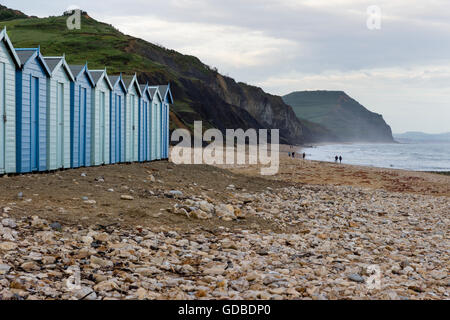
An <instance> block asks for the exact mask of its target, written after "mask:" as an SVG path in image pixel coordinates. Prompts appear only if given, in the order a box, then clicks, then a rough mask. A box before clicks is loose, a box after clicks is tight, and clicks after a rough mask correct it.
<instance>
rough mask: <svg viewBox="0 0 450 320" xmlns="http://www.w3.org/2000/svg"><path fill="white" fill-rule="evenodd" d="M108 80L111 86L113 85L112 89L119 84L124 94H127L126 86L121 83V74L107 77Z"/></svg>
mask: <svg viewBox="0 0 450 320" xmlns="http://www.w3.org/2000/svg"><path fill="white" fill-rule="evenodd" d="M109 80H110V81H111V84H112V85H113V87H115V86H116V85H117V83H120V85H121V86H122V88H123V90H124V91H125V92H128V90H127V86H126V85H125V82H123V78H122V74H120V75H115V76H109Z"/></svg>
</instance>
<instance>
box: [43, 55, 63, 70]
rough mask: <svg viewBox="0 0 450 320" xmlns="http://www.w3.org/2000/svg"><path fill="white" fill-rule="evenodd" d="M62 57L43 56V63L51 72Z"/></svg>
mask: <svg viewBox="0 0 450 320" xmlns="http://www.w3.org/2000/svg"><path fill="white" fill-rule="evenodd" d="M62 59H63V57H44V60H45V63H46V64H47V66H48V67H49V69H50V71H51V72H53V71H54V70H55V68H56V67H57V66H58V64H59V63H60V62H61V60H62Z"/></svg>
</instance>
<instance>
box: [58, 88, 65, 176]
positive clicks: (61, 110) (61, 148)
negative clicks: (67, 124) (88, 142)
mask: <svg viewBox="0 0 450 320" xmlns="http://www.w3.org/2000/svg"><path fill="white" fill-rule="evenodd" d="M56 101H57V102H58V108H57V115H56V121H57V127H56V128H57V129H56V139H57V144H56V159H57V160H56V162H57V166H58V168H62V167H63V159H64V144H63V141H64V139H63V135H64V84H63V83H58V88H57V92H56Z"/></svg>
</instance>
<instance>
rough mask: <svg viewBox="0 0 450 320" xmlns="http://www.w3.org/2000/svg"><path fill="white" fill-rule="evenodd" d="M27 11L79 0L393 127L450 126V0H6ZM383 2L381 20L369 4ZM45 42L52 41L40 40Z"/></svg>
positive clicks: (267, 86) (118, 20)
mask: <svg viewBox="0 0 450 320" xmlns="http://www.w3.org/2000/svg"><path fill="white" fill-rule="evenodd" d="M1 3H2V4H4V5H6V6H8V7H11V8H15V9H19V10H21V11H23V12H25V13H26V14H28V15H37V16H40V17H44V16H49V15H59V14H61V13H62V12H63V11H64V10H65V9H66V8H68V7H69V6H70V5H77V6H79V7H81V8H82V9H83V10H85V11H87V12H88V13H89V14H90V15H91V16H92V17H93V18H95V19H98V20H101V21H103V22H107V23H111V24H113V25H114V26H116V27H117V28H118V29H119V30H121V31H122V32H125V33H127V34H131V35H133V36H137V37H140V38H143V39H145V40H147V41H150V42H153V43H158V44H162V45H163V46H165V47H167V48H171V49H175V50H177V51H180V52H182V53H185V54H191V55H195V56H197V57H199V58H200V59H201V60H202V61H203V62H205V63H206V64H208V65H211V66H215V67H217V68H218V69H219V71H220V72H221V73H223V74H226V75H229V76H231V77H233V78H235V79H236V80H237V81H242V82H247V83H249V84H254V85H258V86H261V87H262V88H263V89H264V90H265V91H267V92H270V93H273V94H278V95H284V94H287V93H290V92H292V91H299V90H316V89H321V90H343V91H345V92H347V93H348V94H349V95H350V96H352V97H353V98H355V99H356V100H358V101H359V102H360V103H361V104H363V105H364V106H365V107H367V108H368V109H369V110H371V111H374V112H378V113H381V114H383V116H384V118H385V120H386V121H387V122H388V123H389V124H390V125H391V126H392V129H393V131H394V132H395V133H398V132H404V131H425V132H430V133H439V132H444V131H450V1H448V0H429V1H423V0H395V1H394V0H370V1H365V0H227V1H223V0H151V1H149V0H127V1H123V0H121V1H119V0H109V1H93V0H89V1H86V0H69V1H66V0H58V1H42V0H40V1H26V0H9V1H1ZM373 5H376V6H378V7H379V8H380V9H381V12H382V15H381V29H380V30H369V28H368V27H367V20H368V18H369V15H368V14H367V8H368V7H369V6H373ZM43 50H44V52H45V48H43Z"/></svg>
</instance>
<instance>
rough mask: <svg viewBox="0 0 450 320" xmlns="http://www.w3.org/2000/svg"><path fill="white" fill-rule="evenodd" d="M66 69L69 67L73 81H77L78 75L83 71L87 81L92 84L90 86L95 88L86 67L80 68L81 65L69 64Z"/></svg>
mask: <svg viewBox="0 0 450 320" xmlns="http://www.w3.org/2000/svg"><path fill="white" fill-rule="evenodd" d="M68 67H69V69H70V71H71V72H72V74H73V77H74V79H75V80H77V78H78V76H79V75H80V73H81V72H82V71H85V72H86V75H87V77H88V79H89V81H90V82H91V84H92V86H93V87H94V86H95V82H94V79H92V75H91V73H90V72H89V70H88V68H87V65H84V66H82V65H77V64H69V65H68Z"/></svg>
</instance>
